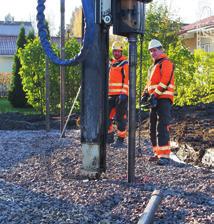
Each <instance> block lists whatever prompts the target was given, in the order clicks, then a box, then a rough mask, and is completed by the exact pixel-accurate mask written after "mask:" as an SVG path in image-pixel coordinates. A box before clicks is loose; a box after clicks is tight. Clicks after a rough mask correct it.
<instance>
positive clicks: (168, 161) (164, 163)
mask: <svg viewBox="0 0 214 224" xmlns="http://www.w3.org/2000/svg"><path fill="white" fill-rule="evenodd" d="M157 165H160V166H168V165H171V166H175V167H184V166H186V164H185V163H179V162H176V161H174V160H172V159H170V158H159V159H158V161H157Z"/></svg>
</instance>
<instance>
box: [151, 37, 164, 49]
mask: <svg viewBox="0 0 214 224" xmlns="http://www.w3.org/2000/svg"><path fill="white" fill-rule="evenodd" d="M157 47H163V46H162V44H161V42H160V41H159V40H156V39H152V40H151V41H150V42H149V46H148V50H151V49H152V48H157Z"/></svg>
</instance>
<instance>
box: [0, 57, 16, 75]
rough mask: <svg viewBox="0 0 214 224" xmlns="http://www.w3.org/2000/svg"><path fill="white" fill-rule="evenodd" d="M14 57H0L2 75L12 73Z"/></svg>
mask: <svg viewBox="0 0 214 224" xmlns="http://www.w3.org/2000/svg"><path fill="white" fill-rule="evenodd" d="M12 67H13V56H0V73H2V72H8V73H11V72H12Z"/></svg>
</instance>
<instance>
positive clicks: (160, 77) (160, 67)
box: [144, 54, 175, 103]
mask: <svg viewBox="0 0 214 224" xmlns="http://www.w3.org/2000/svg"><path fill="white" fill-rule="evenodd" d="M145 91H146V92H148V93H149V94H150V95H151V94H154V95H155V96H156V97H157V98H158V99H162V98H164V99H170V100H171V101H172V103H173V100H174V91H175V84H174V65H173V63H172V62H171V61H170V60H169V59H168V58H167V56H166V55H165V54H161V56H160V58H159V59H158V60H156V61H155V63H154V65H152V66H151V67H150V68H149V71H148V82H147V85H146V87H145V89H144V92H145Z"/></svg>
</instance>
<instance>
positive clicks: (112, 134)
mask: <svg viewBox="0 0 214 224" xmlns="http://www.w3.org/2000/svg"><path fill="white" fill-rule="evenodd" d="M113 142H114V132H112V133H109V134H108V135H107V139H106V143H107V144H111V143H113Z"/></svg>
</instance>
